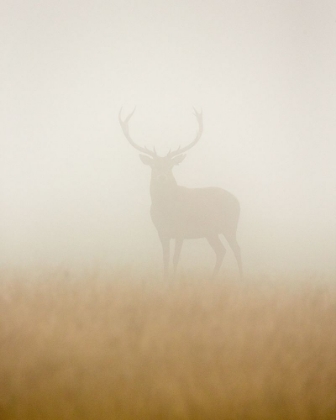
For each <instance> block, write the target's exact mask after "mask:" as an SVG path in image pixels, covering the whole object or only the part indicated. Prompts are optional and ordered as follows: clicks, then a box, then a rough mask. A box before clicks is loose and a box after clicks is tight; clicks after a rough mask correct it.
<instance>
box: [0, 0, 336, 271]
mask: <svg viewBox="0 0 336 420" xmlns="http://www.w3.org/2000/svg"><path fill="white" fill-rule="evenodd" d="M0 31H1V56H0V66H1V67H0V69H1V70H0V71H1V103H0V106H1V111H0V112H1V126H0V144H1V155H0V165H1V172H0V176H1V189H0V197H1V208H0V211H1V221H0V265H1V266H5V265H7V264H40V263H43V264H56V265H69V266H71V265H78V264H79V265H81V264H111V265H114V264H132V265H134V266H135V267H149V266H151V265H153V266H155V267H159V266H160V264H161V248H160V243H159V239H158V237H157V233H156V230H155V228H154V226H153V224H152V222H151V219H150V215H149V208H150V195H149V180H150V170H149V168H148V167H146V166H144V165H143V164H142V162H141V161H140V159H139V156H138V155H139V153H138V152H137V151H136V150H135V149H134V148H132V147H131V146H130V144H129V143H128V142H127V140H126V139H125V137H124V136H123V133H122V130H121V128H120V125H119V121H118V113H119V110H120V108H121V107H123V111H124V113H125V115H126V114H127V113H128V112H130V111H132V109H133V107H134V106H135V105H136V107H137V108H136V112H135V114H134V116H133V118H132V120H131V121H130V130H131V133H132V136H133V138H134V139H135V140H136V141H137V143H138V144H140V145H141V146H147V147H149V148H152V147H153V146H155V147H156V150H157V152H158V153H159V154H162V155H163V154H165V153H167V152H168V151H169V149H170V148H172V149H174V148H177V147H178V146H179V145H181V146H183V145H186V144H187V143H188V142H190V141H191V140H192V139H193V137H194V135H195V132H196V130H197V122H196V120H195V117H194V116H193V114H192V107H193V106H195V107H196V109H198V110H200V109H202V111H203V119H204V132H203V136H202V138H201V140H200V141H199V143H198V144H197V146H195V147H194V148H193V149H192V150H190V151H189V152H188V155H187V157H186V159H185V161H184V162H183V163H181V165H179V166H178V167H176V168H175V169H174V174H175V177H176V180H177V182H178V184H180V185H185V186H189V187H204V186H218V187H222V188H224V189H226V190H228V191H230V192H232V193H233V194H234V195H235V196H236V197H237V198H238V199H239V201H240V204H241V219H240V224H239V227H238V239H239V242H240V245H241V248H242V255H243V261H244V265H245V268H246V270H247V271H250V272H257V273H273V272H278V271H290V272H294V271H295V272H296V271H302V272H307V273H322V274H330V273H335V271H336V263H335V251H336V223H335V214H336V172H335V156H336V147H335V144H336V143H335V138H336V136H335V134H336V118H335V115H336V77H335V74H336V5H335V2H334V1H332V0H330V1H327V0H322V1H303V0H300V1H299V0H296V1H292V0H291V1H289V0H275V1H271V2H270V1H267V0H260V1H254V2H249V1H233V0H223V1H220V0H216V1H214V0H209V1H207V2H204V1H203V2H201V1H198V0H194V1H192V0H179V1H168V2H167V1H161V0H157V1H154V0H151V1H148V0H143V1H141V2H140V1H139V2H135V1H121V0H115V1H107V0H105V1H99V0H98V1H97V0H96V1H89V0H81V1H79V0H76V1H75V0H67V1H65V0H61V1H57V2H53V1H50V0H47V1H44V2H38V1H33V0H29V1H23V0H21V1H16V0H13V1H11V2H9V1H5V0H1V2H0ZM213 261H214V256H213V252H212V250H211V249H210V247H209V246H208V244H207V243H206V241H205V240H204V239H200V240H193V241H191V240H190V241H186V242H185V244H184V248H183V251H182V256H181V263H180V266H181V269H182V270H189V269H192V268H193V267H195V266H196V267H207V268H208V269H209V270H210V269H211V268H212V264H213ZM224 270H233V271H234V270H236V266H235V261H234V258H233V255H232V253H231V252H228V253H227V256H226V259H225V262H224Z"/></svg>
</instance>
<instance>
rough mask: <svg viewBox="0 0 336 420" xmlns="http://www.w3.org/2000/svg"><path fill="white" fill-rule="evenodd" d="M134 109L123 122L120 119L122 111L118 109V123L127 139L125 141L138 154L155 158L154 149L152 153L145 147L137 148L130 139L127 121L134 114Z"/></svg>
mask: <svg viewBox="0 0 336 420" xmlns="http://www.w3.org/2000/svg"><path fill="white" fill-rule="evenodd" d="M135 108H136V107H134V109H133V111H132V112H131V113H130V114H129V115H128V116H127V117H126V118H125V119H124V120H122V119H121V111H122V108H120V111H119V122H120V125H121V128H122V130H123V133H124V135H125V137H126V138H127V140H128V141H129V143H130V144H131V145H132V146H133V147H134V148H135V149H137V150H139V152H142V153H146V154H147V155H149V156H152V157H155V156H156V150H155V147H154V151H153V152H152V151H151V150H149V149H147V147H141V146H138V145H137V144H135V143H134V141H133V140H132V138H131V136H130V134H129V128H128V121H129V120H130V119H131V117H132V115H133V114H134V112H135Z"/></svg>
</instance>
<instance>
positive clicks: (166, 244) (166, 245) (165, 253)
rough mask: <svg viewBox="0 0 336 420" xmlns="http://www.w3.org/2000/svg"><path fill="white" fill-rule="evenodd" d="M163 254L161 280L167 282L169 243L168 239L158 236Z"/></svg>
mask: <svg viewBox="0 0 336 420" xmlns="http://www.w3.org/2000/svg"><path fill="white" fill-rule="evenodd" d="M160 241H161V245H162V253H163V279H164V280H167V278H168V274H169V256H170V242H169V238H166V237H162V236H160Z"/></svg>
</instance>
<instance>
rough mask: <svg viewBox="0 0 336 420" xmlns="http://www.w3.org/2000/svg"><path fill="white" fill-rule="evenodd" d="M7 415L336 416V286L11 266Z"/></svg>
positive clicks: (2, 391) (5, 277)
mask: <svg viewBox="0 0 336 420" xmlns="http://www.w3.org/2000/svg"><path fill="white" fill-rule="evenodd" d="M0 315H1V319H0V340H1V347H0V418H1V419H2V420H7V419H29V420H30V419H41V420H49V419H55V420H56V419H57V420H63V419H64V420H65V419H69V420H73V419H81V420H85V419H97V420H98V419H99V420H104V419H121V420H123V419H148V420H151V419H242V420H249V419H256V420H263V419H265V420H266V419H267V420H273V419H274V420H277V419H321V420H322V419H323V420H329V419H330V420H335V419H336V290H335V285H334V284H333V283H332V282H331V281H328V280H323V279H311V278H306V279H292V280H291V281H289V279H287V280H286V279H273V280H271V279H267V278H266V279H264V280H256V279H246V280H245V282H244V283H242V282H238V281H233V280H231V281H230V280H223V281H220V280H218V281H216V282H210V281H208V280H203V279H202V278H200V276H192V275H190V276H186V275H185V276H182V277H181V278H180V279H178V280H177V281H175V282H171V283H169V284H164V283H163V282H162V281H161V280H160V279H158V278H157V277H156V276H155V275H138V276H136V275H135V274H134V273H133V274H132V273H131V272H127V271H125V272H123V271H122V270H119V271H118V270H116V271H114V272H110V273H107V272H105V273H104V272H102V273H98V272H96V273H95V272H92V273H89V274H86V275H76V274H71V273H68V272H63V271H55V270H54V272H53V271H49V272H47V271H35V272H30V273H28V272H17V271H12V272H5V271H3V272H2V273H1V280H0Z"/></svg>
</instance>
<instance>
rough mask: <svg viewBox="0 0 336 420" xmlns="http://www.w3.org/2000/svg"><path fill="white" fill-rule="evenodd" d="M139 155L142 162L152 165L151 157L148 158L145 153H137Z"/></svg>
mask: <svg viewBox="0 0 336 420" xmlns="http://www.w3.org/2000/svg"><path fill="white" fill-rule="evenodd" d="M139 156H140V159H141V161H142V163H144V164H145V165H149V166H152V163H153V159H152V158H150V157H149V156H147V155H139Z"/></svg>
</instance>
